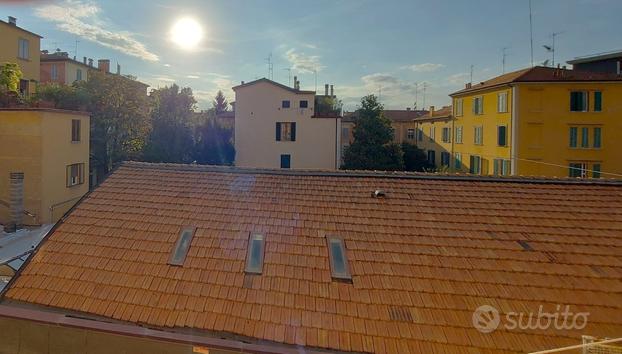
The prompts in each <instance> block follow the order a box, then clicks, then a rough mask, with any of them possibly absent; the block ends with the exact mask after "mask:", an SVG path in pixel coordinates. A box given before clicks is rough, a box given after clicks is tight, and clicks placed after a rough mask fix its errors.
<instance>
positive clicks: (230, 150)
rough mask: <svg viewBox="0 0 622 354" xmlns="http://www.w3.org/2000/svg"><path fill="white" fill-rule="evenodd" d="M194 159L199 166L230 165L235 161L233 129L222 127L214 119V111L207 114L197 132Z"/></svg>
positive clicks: (211, 110)
mask: <svg viewBox="0 0 622 354" xmlns="http://www.w3.org/2000/svg"><path fill="white" fill-rule="evenodd" d="M197 136H198V138H197V141H196V145H195V152H194V158H195V161H196V162H197V163H199V164H207V165H232V164H233V161H234V159H235V148H234V147H233V129H232V128H228V127H224V126H222V125H221V124H220V123H219V122H218V119H216V114H215V109H210V110H209V111H208V112H207V119H206V120H205V122H204V123H203V124H202V125H201V126H199V128H198V130H197Z"/></svg>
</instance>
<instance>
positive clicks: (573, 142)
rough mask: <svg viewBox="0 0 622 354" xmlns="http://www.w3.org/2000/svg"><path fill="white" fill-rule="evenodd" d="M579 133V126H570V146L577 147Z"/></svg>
mask: <svg viewBox="0 0 622 354" xmlns="http://www.w3.org/2000/svg"><path fill="white" fill-rule="evenodd" d="M577 135H578V128H577V127H570V142H569V146H570V147H571V148H576V147H577Z"/></svg>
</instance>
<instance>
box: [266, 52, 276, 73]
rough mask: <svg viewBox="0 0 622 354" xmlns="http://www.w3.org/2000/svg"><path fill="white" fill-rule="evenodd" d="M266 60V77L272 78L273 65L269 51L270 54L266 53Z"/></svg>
mask: <svg viewBox="0 0 622 354" xmlns="http://www.w3.org/2000/svg"><path fill="white" fill-rule="evenodd" d="M266 61H267V62H268V78H269V79H270V80H273V79H274V66H273V64H272V52H270V55H268V57H267V58H266Z"/></svg>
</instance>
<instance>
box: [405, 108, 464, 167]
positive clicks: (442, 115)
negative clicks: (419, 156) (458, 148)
mask: <svg viewBox="0 0 622 354" xmlns="http://www.w3.org/2000/svg"><path fill="white" fill-rule="evenodd" d="M413 125H414V128H415V134H414V136H415V138H414V141H413V142H414V144H415V145H417V147H418V148H420V149H423V150H425V153H426V154H427V157H428V162H429V163H430V164H432V165H435V166H437V167H439V168H446V169H451V168H452V151H453V144H454V140H453V136H452V131H453V129H454V117H453V116H452V111H451V106H446V107H443V108H441V109H439V110H438V111H437V110H435V109H434V106H432V107H430V110H429V111H428V113H427V114H426V115H424V116H421V117H419V118H416V119H415V120H413Z"/></svg>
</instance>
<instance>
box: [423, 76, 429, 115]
mask: <svg viewBox="0 0 622 354" xmlns="http://www.w3.org/2000/svg"><path fill="white" fill-rule="evenodd" d="M427 87H428V83H427V82H424V83H423V108H424V109H425V89H426V88H427Z"/></svg>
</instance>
